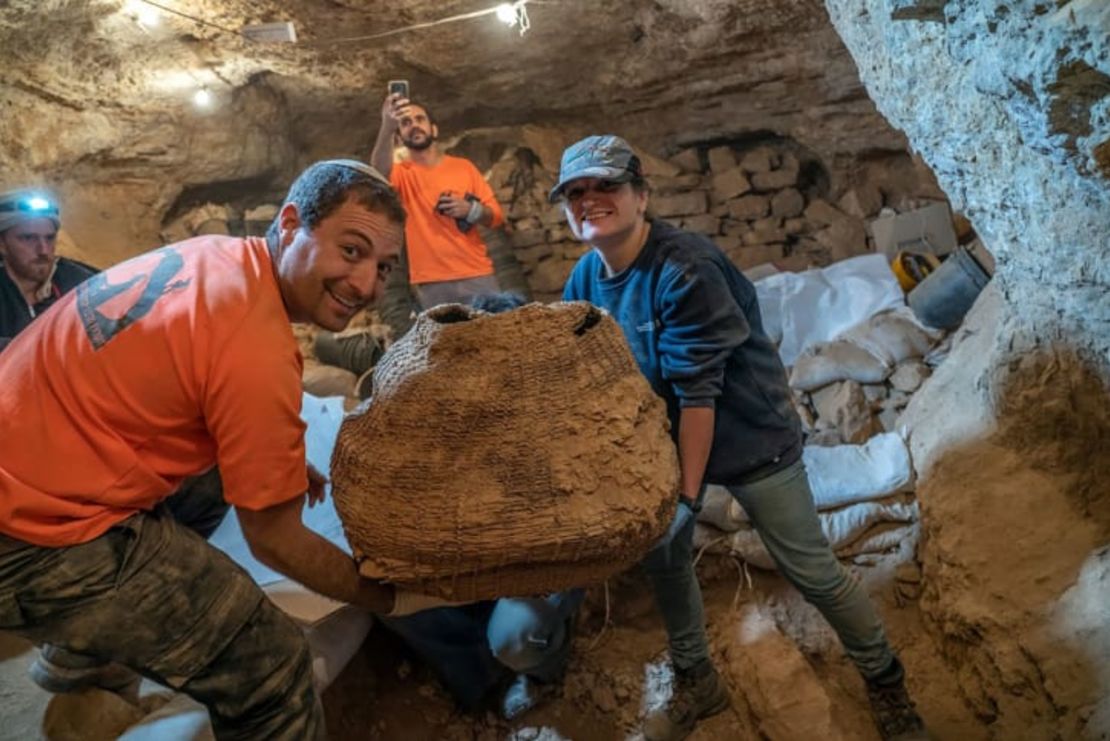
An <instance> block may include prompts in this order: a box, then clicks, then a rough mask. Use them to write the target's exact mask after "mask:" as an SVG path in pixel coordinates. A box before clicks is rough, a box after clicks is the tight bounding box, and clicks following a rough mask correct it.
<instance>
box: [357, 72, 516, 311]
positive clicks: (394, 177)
mask: <svg viewBox="0 0 1110 741" xmlns="http://www.w3.org/2000/svg"><path fill="white" fill-rule="evenodd" d="M394 135H399V136H400V139H401V143H402V144H403V145H404V146H405V149H406V150H407V151H408V159H407V160H405V161H404V162H399V163H397V164H394V162H393V139H394ZM438 136H439V128H438V127H437V126H436V124H435V121H434V119H433V118H432V114H431V112H429V111H428V109H427V107H426V106H423V105H420V104H418V103H414V102H412V101H410V100H408V99H407V98H403V97H400V96H399V95H397V94H391V95H389V96H388V97H387V98H386V99H385V102H384V103H383V105H382V126H381V129H379V130H378V138H377V140H376V141H375V143H374V151H373V153H372V154H371V159H370V161H371V164H373V165H374V166H375V167H376V168H378V170H380V171H381V172H382V173H384V174H385V175H386V176H388V177H389V180H390V182H391V183H392V184H393V187H394V188H396V189H397V194H398V195H399V196H400V197H401V203H403V204H404V206H405V211H406V213H407V216H408V218H407V221H406V223H405V256H406V257H407V264H408V270H409V282H410V283H411V284H412V286H413V289H414V291H415V293H416V297H417V300H418V302H419V303H420V306H421V308H424V309H427V308H430V307H432V306H435V305H437V304H442V303H448V302H459V303H466V302H468V301H469V300H470V299H472V298H474V297H475V296H478V295H481V294H489V293H496V292H497V291H499V290H500V287H499V286H498V282H497V277H496V276H495V275H494V270H493V261H492V260H490V256H489V252H488V251H487V249H486V244H485V243H484V242H483V241H482V237H481V236H480V235H479V233H478V230H477V229H475V228H474V226H475V225H476V224H481V225H482V226H486V227H490V228H494V227H497V226H500V225H501V224H502V223H503V222H504V220H505V217H504V216H503V215H502V213H501V206H500V205H499V204H498V203H497V199H496V198H494V195H493V191H492V190H491V189H490V187H489V184H488V183H486V181H485V179H484V178H482V174H481V173H480V172H478V168H476V167H475V166H474V165H473V164H472V163H471V162H470V161H469V160H466V159H463V158H461V157H452V156H451V155H447V154H443V153H442V152H440V151H439V146H438V145H437V144H436V139H437V138H438Z"/></svg>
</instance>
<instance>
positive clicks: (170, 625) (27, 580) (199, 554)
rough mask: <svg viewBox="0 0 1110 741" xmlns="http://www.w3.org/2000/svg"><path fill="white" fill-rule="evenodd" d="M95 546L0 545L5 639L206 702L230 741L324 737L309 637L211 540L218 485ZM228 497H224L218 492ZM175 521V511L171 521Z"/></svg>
mask: <svg viewBox="0 0 1110 741" xmlns="http://www.w3.org/2000/svg"><path fill="white" fill-rule="evenodd" d="M198 489H199V490H198V491H193V492H183V494H179V495H174V497H171V500H170V503H171V506H163V507H160V508H158V509H157V510H156V511H155V512H152V513H141V514H137V515H134V516H132V517H130V518H128V519H127V520H125V521H123V522H121V523H120V524H118V525H116V526H115V527H113V528H111V529H110V530H109V531H108V532H106V533H105V534H104V535H101V536H100V537H98V538H95V539H94V540H91V541H89V542H88V543H82V544H80V545H76V546H70V547H66V548H44V547H39V546H35V545H31V544H28V543H23V542H22V541H17V540H13V539H10V538H4V536H0V630H6V631H10V632H13V633H16V634H19V635H21V636H24V637H26V638H28V639H30V640H31V641H33V642H35V643H50V644H53V645H54V646H58V647H61V648H64V649H67V650H69V651H73V652H76V653H80V654H85V655H88V656H94V657H98V658H103V659H110V660H112V661H116V662H119V663H121V664H124V665H126V666H129V667H131V668H132V669H134V670H136V671H138V672H140V673H141V674H143V675H145V676H148V677H151V678H153V679H155V680H157V681H159V682H161V683H162V684H165V685H167V686H169V687H172V688H174V689H177V690H180V691H181V692H184V693H186V694H188V695H190V696H191V697H193V698H194V699H196V700H197V701H199V702H201V703H203V704H204V705H205V706H206V707H207V708H208V711H209V715H210V717H211V720H212V727H213V730H214V731H215V733H216V736H217V737H218V738H221V739H225V738H227V739H239V738H242V739H248V738H250V739H254V738H267V739H269V738H277V739H311V738H318V737H322V736H323V730H324V722H323V711H322V708H321V706H320V703H319V699H318V698H317V696H316V692H315V690H314V688H313V685H312V667H311V660H310V657H309V652H308V644H307V642H306V640H305V637H304V634H303V633H302V632H301V630H300V629H299V628H298V627H297V626H296V625H295V624H294V623H293V622H292V620H290V619H289V618H288V617H287V616H286V615H285V614H284V613H282V612H281V611H280V610H278V609H277V608H276V607H274V605H273V604H272V603H271V602H270V601H269V600H268V599H266V597H265V595H263V593H262V591H261V590H260V589H259V588H258V586H257V585H256V584H255V583H254V582H253V581H252V580H251V578H250V577H249V576H248V575H247V573H246V572H245V571H243V569H241V568H240V567H239V566H238V565H236V564H235V563H234V562H233V561H231V559H229V558H228V557H227V556H226V555H224V554H223V553H222V552H220V551H218V550H216V549H215V548H213V547H211V546H210V545H208V543H207V542H205V540H204V538H203V537H201V536H200V535H198V534H197V532H195V531H194V530H193V529H190V528H189V527H186V526H185V525H184V524H182V522H179V521H178V520H176V519H175V516H176V517H178V518H180V519H182V520H183V521H189V520H188V519H186V518H190V519H191V521H193V522H195V524H196V525H197V529H198V530H201V531H202V532H204V535H208V534H210V533H211V531H212V530H214V529H215V527H216V525H218V524H219V520H220V518H221V517H222V513H221V512H220V511H219V509H218V505H219V504H221V503H222V499H221V501H220V502H213V501H205V498H206V497H207V498H209V499H210V498H211V497H212V494H213V493H212V491H211V487H198ZM217 493H218V490H217ZM171 511H172V512H171Z"/></svg>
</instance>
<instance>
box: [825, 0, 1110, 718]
mask: <svg viewBox="0 0 1110 741" xmlns="http://www.w3.org/2000/svg"><path fill="white" fill-rule="evenodd" d="M826 4H827V6H828V8H829V13H830V16H831V18H832V20H833V23H834V24H835V26H836V27H837V30H838V31H839V32H840V34H841V36H842V37H843V38H844V40H845V42H846V43H847V45H848V48H849V50H850V51H851V53H852V55H853V56H854V57H855V59H856V62H857V65H858V66H859V69H860V73H861V77H862V79H863V81H864V84H865V85H866V87H867V89H868V91H869V93H870V94H871V96H872V97H873V98H874V99H875V101H876V103H877V105H878V107H879V109H880V111H881V112H882V113H883V114H884V115H886V116H887V118H888V119H889V120H890V121H891V122H892V123H893V124H894V125H895V126H897V127H899V128H901V129H903V130H904V131H905V132H906V134H907V136H908V138H909V140H910V143H911V146H912V147H913V148H914V149H915V150H916V151H917V152H919V153H920V154H921V155H922V156H923V157H924V159H925V160H926V161H927V162H928V163H929V164H930V166H931V167H932V168H933V170H934V172H935V173H936V175H937V178H938V181H939V182H940V184H941V186H942V187H943V188H944V190H945V192H946V193H948V195H949V196H950V197H951V198H952V200H953V202H954V206H955V207H956V208H957V209H959V210H962V211H963V212H964V213H966V214H967V215H968V216H969V218H970V219H971V220H972V222H973V223H974V224H975V226H976V229H977V231H978V232H979V234H980V235H981V236H982V237H983V239H984V241H985V243H986V244H987V245H988V246H989V247H990V249H991V250H992V252H993V253H994V254H995V255H996V257H997V261H998V272H997V273H996V277H995V287H994V288H992V289H990V290H988V291H987V292H985V293H984V295H983V297H981V299H980V301H979V303H978V304H977V305H976V307H975V308H974V310H973V312H972V314H971V315H970V316H969V318H968V321H967V323H966V324H965V327H964V329H963V330H962V331H961V333H960V334H959V335H958V336H957V338H956V341H955V342H954V346H953V351H952V356H951V357H950V358H949V362H947V363H945V364H944V365H943V366H942V367H941V370H940V372H938V373H937V374H936V375H935V376H934V377H933V378H932V379H930V380H929V381H927V382H926V384H925V386H924V387H923V389H922V391H921V392H920V393H919V394H918V395H917V396H915V397H914V399H913V401H912V402H911V403H910V406H909V408H908V409H907V412H906V414H905V415H904V417H903V418H902V420H901V422H902V423H903V424H905V426H906V427H908V428H909V429H910V430H911V435H912V437H911V447H912V448H913V453H914V461H915V464H916V465H917V466H918V468H919V473H920V474H921V476H922V480H921V483H920V485H919V488H918V497H919V500H920V502H921V507H922V520H923V522H924V527H923V541H922V545H921V549H920V557H921V560H922V562H923V566H924V574H925V581H926V587H925V594H924V597H923V599H922V608H923V610H924V611H925V612H926V614H927V615H928V616H929V618H930V625H931V627H932V629H933V630H934V631H936V632H937V634H938V635H939V636H941V637H942V638H943V639H944V640H943V641H942V642H941V645H943V646H944V651H945V655H946V658H947V659H948V660H949V661H950V663H951V664H952V665H953V667H954V668H955V669H956V671H957V673H958V675H959V677H960V692H961V693H962V694H963V696H964V698H965V700H966V702H967V704H968V705H969V706H970V707H972V708H973V709H974V710H975V712H976V713H977V714H978V716H979V717H980V718H981V719H982V720H984V721H986V722H988V723H990V724H991V727H992V729H993V730H994V732H995V733H996V734H997V735H998V736H999V737H1002V738H1018V737H1020V738H1052V737H1063V738H1078V737H1103V736H1105V735H1107V734H1108V733H1110V700H1108V698H1110V670H1108V669H1107V667H1108V666H1110V613H1108V609H1107V605H1110V582H1108V581H1107V579H1106V574H1107V568H1108V566H1107V561H1108V550H1107V546H1108V544H1110V461H1108V456H1107V455H1106V454H1105V451H1106V450H1107V449H1110V411H1108V410H1110V403H1108V402H1110V394H1108V391H1107V387H1108V381H1110V367H1108V366H1110V363H1108V361H1110V301H1107V300H1106V296H1107V293H1108V288H1110V264H1108V262H1107V261H1106V259H1105V256H1106V235H1107V234H1110V170H1108V168H1107V152H1108V151H1110V85H1108V84H1107V82H1108V80H1110V77H1108V74H1110V6H1107V5H1106V4H1105V3H1104V2H1099V1H1098V0H1085V1H1079V0H1070V1H1069V0H1062V1H1061V2H1056V3H1035V2H1022V1H1019V2H1005V3H991V4H985V3H980V2H976V1H975V0H948V2H938V1H926V0H827V2H826Z"/></svg>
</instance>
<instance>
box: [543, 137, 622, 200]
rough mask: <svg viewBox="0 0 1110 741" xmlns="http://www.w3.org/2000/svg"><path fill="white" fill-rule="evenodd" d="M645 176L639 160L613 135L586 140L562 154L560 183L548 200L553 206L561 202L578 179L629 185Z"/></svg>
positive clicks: (553, 189)
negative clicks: (565, 193) (572, 181)
mask: <svg viewBox="0 0 1110 741" xmlns="http://www.w3.org/2000/svg"><path fill="white" fill-rule="evenodd" d="M643 176H644V173H643V169H642V168H641V166H640V158H639V157H637V156H636V153H635V152H633V151H632V147H631V146H629V144H628V142H626V141H625V140H624V139H622V138H620V137H619V136H614V135H612V134H603V135H601V136H587V137H586V138H585V139H583V140H581V141H578V142H575V143H574V144H571V145H570V146H569V147H567V148H566V150H564V151H563V159H562V161H561V162H560V163H559V182H558V183H557V184H556V185H555V187H554V188H552V189H551V193H550V194H549V195H548V197H547V198H548V200H549V201H550V202H551V203H554V202H555V201H557V200H559V196H560V195H561V194H562V192H563V188H565V187H566V184H567V183H569V182H570V181H571V180H577V179H578V178H603V179H605V180H613V181H615V182H618V183H627V182H629V181H630V180H633V179H635V178H641V177H643Z"/></svg>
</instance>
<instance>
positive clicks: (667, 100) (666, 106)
mask: <svg viewBox="0 0 1110 741" xmlns="http://www.w3.org/2000/svg"><path fill="white" fill-rule="evenodd" d="M159 4H161V5H164V6H165V7H167V8H172V9H175V10H179V11H181V12H184V13H188V14H189V15H192V16H194V17H196V18H197V19H198V20H199V21H203V23H200V22H195V21H190V20H188V19H185V18H182V17H179V16H175V15H172V14H169V13H166V12H162V13H160V15H161V20H160V23H159V24H158V25H157V26H156V27H153V28H148V27H145V26H143V25H141V24H140V23H139V22H137V20H136V16H135V13H134V10H133V8H135V7H137V5H138V4H137V3H135V2H133V1H132V2H125V1H124V0H93V1H92V2H89V1H88V0H82V1H72V0H71V1H66V0H14V1H12V2H8V3H3V4H0V49H3V52H2V54H3V59H4V64H3V65H2V70H0V81H2V84H3V87H4V89H5V90H4V95H5V97H8V98H9V99H10V100H9V101H8V105H9V106H18V107H21V108H25V107H26V106H28V105H29V104H30V105H33V104H34V103H36V102H37V103H42V104H46V105H45V106H42V107H41V108H40V110H41V111H42V112H43V114H44V115H47V116H49V114H50V112H51V111H55V110H56V109H59V108H61V109H64V110H65V111H68V112H73V113H92V114H97V115H98V116H103V117H106V118H107V119H109V120H114V121H117V122H118V123H117V125H116V127H115V128H116V130H117V131H118V132H119V133H120V134H121V135H122V134H124V133H125V132H131V134H132V135H133V136H134V133H135V132H134V129H135V128H136V127H142V128H144V129H145V130H146V131H145V132H144V133H143V134H142V136H143V137H144V138H148V139H151V138H153V139H157V135H153V137H152V134H151V133H150V132H151V130H158V131H159V132H161V134H162V135H164V136H170V137H171V138H172V132H173V130H174V129H175V128H181V127H189V128H195V127H201V128H203V127H205V126H206V125H212V124H217V123H222V121H221V119H220V117H219V116H218V115H214V114H209V115H208V117H207V118H206V117H205V116H204V114H202V113H200V112H198V111H196V110H195V108H194V107H193V106H192V103H191V98H190V96H191V94H192V92H193V91H194V90H195V89H197V88H199V87H201V86H205V87H207V88H208V89H210V90H211V91H212V93H213V95H214V96H215V104H216V106H220V105H228V104H231V105H234V101H235V100H236V99H237V98H241V97H242V96H243V95H244V91H248V90H249V89H250V88H251V87H252V86H254V87H259V86H264V87H267V88H269V91H270V92H272V94H267V95H265V96H262V97H263V98H265V99H267V100H270V101H271V102H272V103H273V105H274V106H275V107H276V109H275V110H274V111H272V113H273V114H274V115H275V116H277V117H278V118H280V123H282V124H285V125H287V126H289V127H290V129H291V130H292V134H293V135H294V138H295V139H296V140H297V141H298V143H299V144H300V145H301V146H305V145H307V146H309V147H312V146H313V145H314V142H313V141H312V140H313V139H314V138H315V137H327V138H328V139H329V140H330V141H331V142H333V143H342V144H346V145H347V146H352V145H353V144H354V143H356V142H358V141H365V140H366V138H367V137H368V136H372V134H373V130H375V129H376V127H377V119H378V106H379V103H380V98H381V92H382V91H383V90H384V88H385V84H386V81H387V80H388V79H391V78H407V79H408V80H410V81H411V85H412V89H413V93H414V97H419V98H424V99H426V100H428V101H429V102H430V103H431V104H432V105H433V106H434V108H435V111H436V113H437V115H438V116H439V118H440V119H441V121H443V122H444V123H445V124H446V125H448V126H450V127H453V128H469V127H477V126H502V125H514V124H520V123H526V122H574V123H581V124H583V125H586V126H598V125H602V126H604V125H606V124H609V125H613V124H617V123H620V124H623V125H624V126H626V127H630V128H631V129H632V130H633V131H634V133H635V135H637V136H639V137H640V138H646V139H649V140H650V142H649V144H650V145H651V146H653V147H656V148H666V147H672V148H673V147H675V146H678V145H680V144H686V143H690V142H691V141H695V140H701V141H705V140H711V139H713V138H714V137H729V136H737V137H743V136H745V135H751V134H752V133H753V132H759V131H771V132H774V133H778V134H785V135H795V136H799V137H800V138H802V139H811V140H813V142H812V143H813V144H814V145H815V146H817V147H819V148H821V149H823V150H825V151H828V152H838V151H854V150H860V149H866V148H868V147H871V146H877V147H890V148H898V147H899V146H901V140H900V139H899V138H898V136H897V135H896V134H894V133H893V132H892V131H891V130H890V129H889V128H888V127H886V126H885V125H883V123H882V120H881V119H880V118H879V117H878V116H877V114H876V113H875V112H874V108H873V106H872V105H871V104H870V101H868V100H867V98H866V95H865V93H864V90H863V88H862V86H861V85H860V83H859V81H858V78H857V75H856V73H855V67H854V65H853V64H852V62H851V59H850V57H849V56H848V54H847V52H846V50H845V49H844V47H843V46H842V44H841V43H840V40H839V38H838V37H837V35H836V33H835V31H834V30H833V29H832V27H831V25H830V23H829V20H828V16H827V14H826V11H825V9H824V6H823V4H822V3H821V2H820V1H819V0H781V1H780V2H775V3H765V2H754V1H752V0H741V1H739V2H725V1H723V0H690V1H682V0H660V1H659V2H642V1H641V2H636V1H634V0H613V1H611V2H605V3H598V2H593V1H592V0H551V1H549V2H539V0H534V1H533V2H530V3H529V4H528V5H527V6H526V9H527V11H528V15H529V18H530V20H531V28H530V30H528V31H527V33H525V34H523V35H521V34H520V33H518V31H517V29H515V28H514V29H510V28H508V27H506V26H505V25H503V24H502V23H500V22H499V21H497V20H496V18H495V17H493V16H489V15H487V16H484V17H479V18H475V19H471V20H464V21H459V22H456V23H452V24H445V25H440V26H435V27H430V28H422V29H415V30H411V31H407V32H403V33H397V34H393V35H390V36H386V37H383V38H378V39H364V40H360V41H345V40H344V39H350V38H358V37H365V36H372V35H375V34H383V33H387V32H390V31H395V30H397V29H400V28H403V27H405V26H410V25H413V24H419V23H426V22H429V21H434V20H436V19H441V18H444V17H448V16H452V15H457V14H464V13H468V12H472V11H475V10H480V9H483V8H488V7H491V4H489V3H481V2H475V1H474V0H452V1H449V2H442V1H439V0H437V2H429V1H426V0H405V1H404V2H389V3H386V2H370V1H368V0H367V1H361V2H360V1H359V0H342V1H336V0H332V1H331V2H310V1H307V0H299V1H297V2H274V1H272V0H261V1H260V0H250V2H247V0H225V1H221V2H216V1H214V0H191V1H190V2H184V1H183V0H160V3H159ZM274 21H292V22H293V24H294V26H295V28H296V30H297V34H298V40H297V43H295V44H275V43H257V42H252V41H248V40H247V39H245V38H243V37H242V35H241V34H240V33H239V30H240V29H242V28H243V27H244V26H247V25H248V24H257V23H266V22H274ZM256 97H257V96H256ZM27 118H28V119H32V118H33V117H27ZM63 118H66V119H69V120H73V119H74V117H73V116H70V115H68V113H67V114H66V115H64V116H63ZM26 125H27V126H29V127H32V128H41V129H43V130H47V131H49V130H51V129H52V128H53V127H52V126H51V125H50V124H48V123H47V122H45V121H34V120H28V121H27V122H26ZM5 133H9V132H5ZM11 133H16V134H18V132H11ZM55 135H57V132H55ZM121 138H122V136H121ZM109 139H110V138H109ZM90 144H91V145H95V146H93V147H91V148H92V149H103V150H105V154H108V153H109V152H110V150H111V149H112V148H113V147H112V144H113V143H112V142H111V141H110V140H109V141H104V142H102V141H97V142H90ZM120 144H121V145H122V150H123V156H124V157H127V156H135V155H136V154H137V153H135V152H130V153H129V154H128V153H127V150H128V146H127V145H126V144H125V143H124V142H120ZM148 144H150V145H152V146H151V148H152V149H156V148H157V147H156V146H153V145H154V141H151V142H148ZM77 149H79V147H77ZM6 154H7V155H8V156H9V157H12V158H13V159H15V160H19V159H20V157H19V156H18V152H13V151H11V147H9V151H8V152H6ZM74 154H77V153H76V152H75V153H74ZM80 154H86V155H87V154H88V152H83V153H80ZM64 159H65V158H63V160H64Z"/></svg>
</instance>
